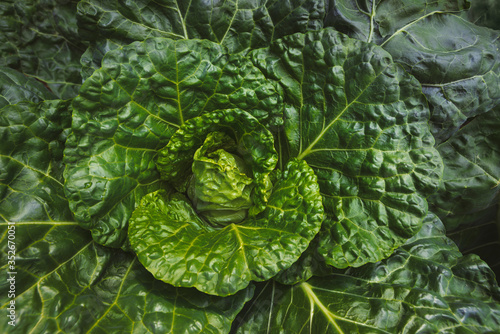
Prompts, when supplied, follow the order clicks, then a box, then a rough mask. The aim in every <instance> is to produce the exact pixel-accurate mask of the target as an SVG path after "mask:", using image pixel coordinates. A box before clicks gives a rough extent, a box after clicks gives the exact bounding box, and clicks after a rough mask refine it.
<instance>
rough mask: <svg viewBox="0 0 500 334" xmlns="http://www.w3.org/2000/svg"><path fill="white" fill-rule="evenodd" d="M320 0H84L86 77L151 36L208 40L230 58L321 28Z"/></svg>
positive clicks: (82, 32)
mask: <svg viewBox="0 0 500 334" xmlns="http://www.w3.org/2000/svg"><path fill="white" fill-rule="evenodd" d="M325 9H326V4H325V2H324V1H317V0H301V1H296V0H293V1H288V0H287V1H282V0H271V1H269V0H231V1H201V0H193V1H183V0H168V1H164V2H162V3H157V2H154V1H148V0H136V1H129V2H124V1H117V0H111V1H110V0H106V1H103V0H83V1H80V2H79V4H78V26H79V33H80V36H81V38H83V39H84V40H86V41H89V43H90V46H89V48H88V49H87V52H86V54H85V55H84V57H83V58H82V60H83V61H84V72H85V73H84V76H86V75H88V73H91V72H92V71H93V70H94V69H97V68H99V67H100V62H101V59H102V54H103V51H104V50H106V49H108V50H109V48H110V47H111V48H115V47H117V46H122V45H125V44H128V43H131V42H133V41H142V40H145V39H146V38H149V37H167V38H172V39H198V38H199V39H207V40H210V41H212V42H214V43H217V44H220V45H223V46H225V47H227V49H228V50H229V52H230V53H237V52H240V51H242V50H245V49H247V48H259V47H264V46H267V45H269V43H270V42H271V41H273V40H276V39H278V38H281V37H283V36H286V35H288V34H292V33H296V32H306V31H308V30H315V29H319V28H321V27H322V26H323V17H324V16H325Z"/></svg>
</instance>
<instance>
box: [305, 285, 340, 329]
mask: <svg viewBox="0 0 500 334" xmlns="http://www.w3.org/2000/svg"><path fill="white" fill-rule="evenodd" d="M300 287H301V288H302V290H303V291H304V292H305V294H306V296H307V298H309V301H310V302H311V321H312V314H313V313H314V307H315V306H317V307H318V308H319V310H320V311H321V313H323V314H324V315H325V317H326V319H327V320H328V322H329V323H331V324H332V325H333V327H335V329H336V330H337V332H338V333H339V334H344V331H342V329H341V328H340V327H339V325H338V324H337V321H336V319H338V318H337V317H336V316H335V315H334V314H333V313H332V312H330V310H328V308H327V307H326V306H325V305H324V304H323V303H322V302H321V300H319V298H318V296H316V294H315V293H314V291H313V289H312V287H311V286H310V285H309V284H308V283H301V284H300Z"/></svg>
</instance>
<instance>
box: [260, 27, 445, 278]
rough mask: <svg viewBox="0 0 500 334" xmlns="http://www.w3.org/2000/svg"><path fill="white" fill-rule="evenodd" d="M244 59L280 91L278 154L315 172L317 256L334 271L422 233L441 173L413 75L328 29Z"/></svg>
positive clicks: (279, 43) (383, 252)
mask: <svg viewBox="0 0 500 334" xmlns="http://www.w3.org/2000/svg"><path fill="white" fill-rule="evenodd" d="M250 56H251V57H252V60H253V62H254V63H255V64H256V65H257V66H258V67H259V68H261V69H262V71H263V72H264V74H265V75H266V76H267V77H268V78H270V79H274V80H277V81H278V82H279V83H280V84H281V87H282V89H283V96H284V103H285V112H284V121H285V127H284V132H285V135H286V139H285V140H284V141H283V142H284V143H283V145H282V148H281V150H282V151H285V152H287V153H286V154H287V155H288V156H290V157H297V158H299V159H303V160H305V161H307V163H308V164H309V166H311V167H312V168H313V170H314V172H315V174H316V175H317V177H318V183H319V185H320V190H321V194H322V196H323V204H324V207H325V214H326V220H325V222H324V223H323V226H322V229H321V232H320V240H319V252H320V254H322V255H323V256H324V257H325V260H326V261H327V263H328V264H330V265H333V266H335V267H338V268H345V267H348V266H355V267H358V266H361V265H363V264H365V263H367V262H376V261H379V260H381V259H383V258H386V257H387V256H389V255H390V254H391V253H392V252H393V251H394V249H395V248H397V247H398V246H400V245H401V244H403V243H404V242H405V240H406V239H408V238H409V237H411V236H413V235H414V234H415V233H416V232H418V230H419V229H420V226H421V222H422V219H423V218H424V217H425V215H426V213H427V203H426V200H425V197H426V196H428V195H429V194H431V193H433V192H434V191H435V190H436V189H437V187H438V185H439V182H440V177H441V173H442V161H441V158H440V156H439V153H438V152H437V151H436V150H435V149H434V148H433V145H434V138H433V136H432V135H431V133H430V131H429V125H428V119H429V110H428V108H427V103H426V100H425V98H424V96H423V95H422V93H421V88H420V85H419V83H418V81H417V80H416V79H415V78H413V77H412V76H410V75H408V74H407V73H406V72H405V71H404V70H402V69H401V67H400V66H397V65H395V64H394V63H393V62H392V59H391V56H390V55H389V54H388V53H387V52H386V51H384V50H383V49H382V48H380V47H378V46H375V45H373V44H368V43H364V42H360V41H358V40H355V39H350V38H348V37H347V36H345V35H343V34H340V33H338V32H336V31H334V30H333V29H331V28H328V29H324V30H320V31H317V32H309V33H307V34H295V35H290V36H287V37H285V38H283V39H282V40H279V41H276V42H275V43H273V44H272V45H271V46H270V47H269V48H264V49H259V50H256V51H254V52H252V53H251V54H250Z"/></svg>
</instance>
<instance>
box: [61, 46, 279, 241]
mask: <svg viewBox="0 0 500 334" xmlns="http://www.w3.org/2000/svg"><path fill="white" fill-rule="evenodd" d="M73 108H74V112H73V125H72V130H73V132H72V134H71V135H70V136H69V137H68V141H67V143H66V149H65V163H66V164H67V168H66V171H65V175H64V176H65V179H66V184H65V190H66V195H67V197H68V199H69V201H70V206H71V209H72V211H73V212H74V213H75V215H76V219H77V220H78V221H79V222H81V224H82V226H83V227H85V228H87V229H90V230H91V231H92V233H93V236H94V239H95V240H96V241H98V242H99V243H100V244H104V245H107V246H112V247H120V246H121V245H122V244H123V243H124V241H125V239H126V234H127V221H128V219H129V218H130V215H131V213H132V211H133V210H134V209H135V207H136V206H137V204H138V203H139V200H140V198H142V196H144V195H145V194H147V193H150V192H153V191H156V190H158V189H159V188H160V178H159V174H158V172H157V170H156V166H155V159H156V155H157V151H158V150H159V149H160V148H162V147H164V146H165V145H166V144H167V143H168V141H169V139H170V137H171V136H172V134H173V133H174V132H175V131H176V130H177V129H179V127H180V126H181V125H182V124H183V123H184V122H185V121H187V120H188V119H190V118H193V117H196V116H199V115H201V114H203V113H206V112H210V111H213V110H217V109H227V108H241V109H243V110H245V111H246V112H248V113H250V114H251V115H253V116H254V117H255V118H257V120H259V121H260V122H262V123H264V124H269V125H270V126H271V125H273V124H277V123H279V120H280V113H281V110H282V107H281V97H280V96H279V94H278V93H277V92H276V90H275V88H274V86H273V85H272V84H271V83H270V82H268V81H267V80H266V78H265V77H264V76H263V75H262V73H261V72H260V71H259V70H258V69H257V68H256V67H254V66H253V64H252V63H251V62H250V60H248V59H247V58H245V57H244V56H243V55H229V54H228V53H227V51H226V50H225V48H224V47H222V46H220V45H218V44H215V43H212V42H210V41H201V40H178V41H174V40H171V39H164V38H152V39H148V40H146V41H145V42H136V43H132V44H131V45H129V46H125V47H123V48H122V49H117V50H114V51H112V52H109V53H108V54H107V55H106V57H105V58H104V60H103V66H102V68H101V69H99V70H97V71H96V72H95V73H94V74H93V75H92V76H91V77H90V78H89V79H87V80H86V81H85V83H84V84H83V85H82V89H81V90H80V95H79V96H78V97H77V98H75V100H74V102H73Z"/></svg>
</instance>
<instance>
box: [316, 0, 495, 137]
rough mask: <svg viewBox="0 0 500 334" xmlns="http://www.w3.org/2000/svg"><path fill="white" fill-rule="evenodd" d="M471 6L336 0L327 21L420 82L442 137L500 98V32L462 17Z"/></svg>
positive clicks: (434, 127) (416, 0) (435, 130)
mask: <svg viewBox="0 0 500 334" xmlns="http://www.w3.org/2000/svg"><path fill="white" fill-rule="evenodd" d="M467 8H468V2H467V1H463V0H459V1H457V0H455V1H451V0H450V1H435V2H432V3H428V2H427V1H424V0H414V1H380V2H375V1H366V2H365V1H337V2H335V3H334V4H333V5H332V7H330V12H329V14H328V15H327V17H326V19H325V25H326V26H333V27H335V28H336V29H338V30H339V31H341V32H344V33H346V34H348V35H349V36H351V37H353V38H357V39H360V40H363V41H371V42H374V43H376V44H378V45H381V46H382V47H383V48H384V49H385V50H387V51H388V52H389V53H390V54H391V55H392V57H393V59H394V61H395V62H397V63H400V64H401V65H403V67H404V68H405V70H407V71H408V72H409V73H411V74H412V75H414V76H415V77H416V78H417V79H418V80H419V81H420V83H421V84H422V89H423V91H424V94H425V95H426V97H427V99H428V100H429V103H430V107H431V112H432V117H431V123H432V131H433V134H434V136H435V137H436V139H437V141H438V142H441V141H444V140H446V139H447V138H448V137H450V136H451V135H453V133H455V132H456V131H457V130H458V129H459V128H460V126H461V125H462V124H463V123H464V122H465V121H466V120H467V119H468V118H470V117H474V116H476V115H479V114H482V113H486V112H488V111H489V110H491V109H492V108H493V107H494V106H496V105H498V104H499V103H500V88H499V87H500V58H499V57H500V54H499V53H498V48H499V43H500V42H499V34H500V33H499V32H498V31H493V30H491V29H488V28H484V27H480V26H476V25H474V24H472V23H470V22H468V21H466V20H464V19H462V18H460V17H459V16H458V15H460V12H461V11H462V10H464V9H467ZM455 14H456V15H455Z"/></svg>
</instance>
